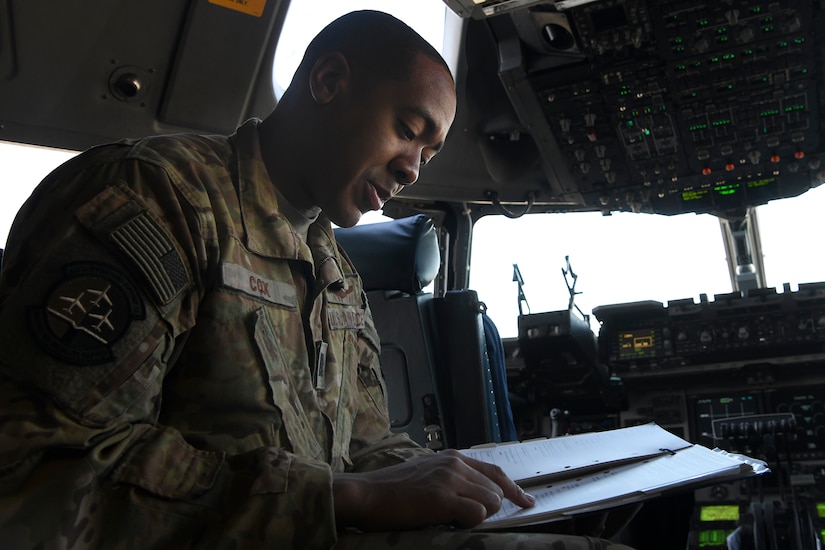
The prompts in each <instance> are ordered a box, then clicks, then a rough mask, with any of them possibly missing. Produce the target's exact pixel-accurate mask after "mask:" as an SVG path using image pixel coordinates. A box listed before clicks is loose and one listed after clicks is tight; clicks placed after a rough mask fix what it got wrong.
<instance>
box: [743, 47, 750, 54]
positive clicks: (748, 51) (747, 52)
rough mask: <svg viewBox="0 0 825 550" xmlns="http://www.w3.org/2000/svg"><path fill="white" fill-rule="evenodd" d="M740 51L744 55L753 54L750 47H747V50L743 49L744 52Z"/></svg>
mask: <svg viewBox="0 0 825 550" xmlns="http://www.w3.org/2000/svg"><path fill="white" fill-rule="evenodd" d="M742 53H743V54H745V55H753V50H752V49H750V48H748V49H747V50H745V51H744V52H742Z"/></svg>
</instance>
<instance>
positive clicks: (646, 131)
mask: <svg viewBox="0 0 825 550" xmlns="http://www.w3.org/2000/svg"><path fill="white" fill-rule="evenodd" d="M645 135H646V136H649V135H650V130H648V129H647V128H645Z"/></svg>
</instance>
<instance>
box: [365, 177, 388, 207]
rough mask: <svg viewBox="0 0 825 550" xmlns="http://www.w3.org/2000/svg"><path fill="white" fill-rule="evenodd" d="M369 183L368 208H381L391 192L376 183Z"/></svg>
mask: <svg viewBox="0 0 825 550" xmlns="http://www.w3.org/2000/svg"><path fill="white" fill-rule="evenodd" d="M368 183H369V199H370V210H381V209H382V208H383V207H384V203H385V202H387V201H388V200H390V198H391V196H392V195H391V194H390V193H388V192H387V191H386V190H384V189H383V188H381V187H379V186H378V185H376V184H374V183H372V182H368Z"/></svg>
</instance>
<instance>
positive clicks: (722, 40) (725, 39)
mask: <svg viewBox="0 0 825 550" xmlns="http://www.w3.org/2000/svg"><path fill="white" fill-rule="evenodd" d="M728 40H729V39H728V37H727V36H721V37H719V42H727V41H728Z"/></svg>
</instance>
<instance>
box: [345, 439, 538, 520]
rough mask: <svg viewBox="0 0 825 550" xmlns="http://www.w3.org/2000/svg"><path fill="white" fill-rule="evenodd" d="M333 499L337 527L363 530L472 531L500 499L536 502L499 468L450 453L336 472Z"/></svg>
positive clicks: (498, 505) (524, 503) (527, 504)
mask: <svg viewBox="0 0 825 550" xmlns="http://www.w3.org/2000/svg"><path fill="white" fill-rule="evenodd" d="M333 496H334V499H335V518H336V522H337V524H338V527H339V528H341V527H357V528H359V529H362V530H365V531H376V530H397V529H415V528H420V527H425V526H428V525H444V524H454V525H458V526H460V527H473V526H475V525H478V524H479V523H481V522H482V521H484V519H485V518H487V517H489V516H491V515H492V514H494V513H496V512H497V511H498V510H499V509H500V508H501V502H502V499H504V498H507V499H509V500H511V501H512V502H513V503H515V504H517V505H518V506H522V507H531V506H533V505H534V504H535V499H534V498H533V497H532V496H530V495H528V494H527V493H525V492H524V491H523V490H522V489H521V487H519V486H518V485H516V484H515V483H514V482H513V481H512V480H511V479H510V478H508V477H507V476H506V475H505V474H504V472H503V471H502V470H501V468H499V467H498V466H494V465H492V464H487V463H486V462H479V461H478V460H474V459H472V458H469V457H466V456H464V455H462V454H461V453H459V452H458V451H454V450H447V451H442V452H440V453H438V454H434V455H426V456H421V457H418V458H415V459H413V460H410V461H409V462H404V463H402V464H397V465H395V466H391V467H389V468H384V469H381V470H376V471H374V472H367V473H358V474H336V475H335V477H334V480H333Z"/></svg>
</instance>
